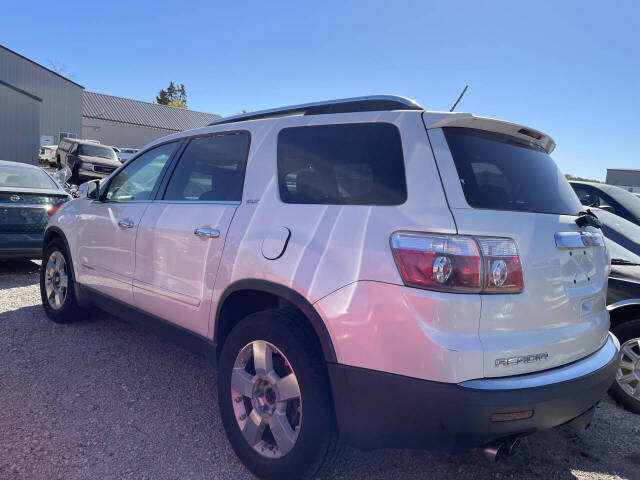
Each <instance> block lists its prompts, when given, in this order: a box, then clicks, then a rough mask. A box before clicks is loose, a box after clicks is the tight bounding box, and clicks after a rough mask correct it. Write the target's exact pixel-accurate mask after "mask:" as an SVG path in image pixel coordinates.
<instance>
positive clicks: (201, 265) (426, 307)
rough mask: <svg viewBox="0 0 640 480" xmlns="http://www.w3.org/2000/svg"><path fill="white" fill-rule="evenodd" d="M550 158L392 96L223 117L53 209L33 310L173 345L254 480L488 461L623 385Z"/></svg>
mask: <svg viewBox="0 0 640 480" xmlns="http://www.w3.org/2000/svg"><path fill="white" fill-rule="evenodd" d="M554 147H555V143H554V142H553V140H552V139H551V138H550V137H549V136H547V135H546V134H544V133H542V132H539V131H537V130H533V129H531V128H528V127H523V126H520V125H516V124H512V123H508V122H503V121H499V120H493V119H488V118H483V117H474V116H472V115H469V114H461V113H437V112H427V111H424V109H423V108H422V107H421V106H419V105H418V104H417V103H415V102H413V101H411V100H407V99H405V98H402V97H393V96H374V97H360V98H355V99H344V100H337V101H331V102H321V103H315V104H307V105H298V106H293V107H286V108H281V109H274V110H270V111H263V112H255V113H250V114H243V115H238V116H235V117H229V118H224V119H219V120H216V121H214V122H212V123H211V124H210V126H209V127H206V128H201V129H198V130H193V131H185V132H181V133H176V134H173V135H170V136H167V137H164V138H161V139H158V140H156V141H154V142H152V143H151V144H149V145H147V146H146V147H145V148H144V150H143V151H141V152H139V153H138V155H137V156H136V157H135V158H134V159H133V160H131V161H130V162H127V163H125V164H123V165H122V166H121V167H120V168H119V169H118V170H117V171H115V172H114V173H113V174H112V175H111V176H110V177H108V178H106V179H103V180H102V181H101V183H100V182H99V181H91V182H89V183H88V184H86V187H85V191H86V198H79V199H75V200H72V201H71V202H69V203H68V204H66V205H65V206H64V207H62V208H61V209H60V210H59V211H58V213H57V214H56V215H55V216H54V217H53V218H52V219H51V221H50V224H49V226H48V228H47V231H46V233H45V247H44V252H45V253H44V260H43V263H42V270H41V277H40V288H41V294H42V302H43V306H44V309H45V311H46V313H47V315H48V316H49V318H50V319H51V320H53V321H55V322H59V323H66V322H72V321H75V320H78V319H80V318H82V316H83V315H85V314H86V312H87V310H86V309H87V308H88V307H90V306H92V305H95V306H99V307H100V308H103V309H105V310H107V311H110V312H113V313H116V314H118V315H121V316H122V315H125V316H127V317H128V318H131V319H137V320H138V321H140V322H145V323H148V324H149V325H154V326H155V327H156V328H158V329H162V330H165V329H167V328H168V326H173V327H175V328H174V329H173V330H175V331H174V332H173V333H172V334H171V335H172V336H173V338H174V339H176V340H178V339H180V340H182V342H181V343H183V344H185V345H190V346H191V347H192V348H198V349H200V350H201V351H202V352H204V353H205V354H206V355H208V356H209V358H211V359H212V360H213V361H214V362H215V363H216V364H217V365H218V403H219V408H220V412H221V417H222V420H223V424H224V427H225V430H226V432H227V435H228V437H229V440H230V442H231V445H232V447H233V448H234V450H235V452H236V454H237V455H238V457H239V458H240V459H241V460H242V461H243V462H244V463H245V464H246V465H247V467H248V468H249V469H250V470H251V471H252V472H253V473H254V474H256V475H257V476H259V477H263V478H299V477H302V476H308V477H311V476H313V475H314V474H315V473H316V472H317V471H318V470H319V469H321V468H322V467H323V466H326V465H327V462H329V461H330V460H331V459H332V458H333V457H334V456H335V454H336V452H337V451H339V450H338V449H337V448H336V447H337V445H338V443H339V441H344V442H347V443H350V444H353V445H356V446H360V447H365V448H377V447H425V448H437V449H447V450H454V449H457V450H459V449H464V448H471V447H476V446H484V448H485V453H486V454H487V455H488V456H490V457H491V458H495V457H496V456H499V455H501V454H502V453H506V452H511V451H512V450H513V448H514V446H515V445H516V443H517V441H518V439H519V438H520V437H521V436H523V435H527V434H530V433H532V432H535V431H537V430H541V429H547V428H552V427H555V426H557V425H561V424H569V425H572V426H574V427H576V428H578V429H580V428H584V427H585V426H586V425H588V423H589V422H590V419H591V418H592V416H593V414H594V411H595V408H594V407H595V405H596V404H597V403H598V402H599V401H600V399H601V397H602V396H603V395H604V393H605V392H606V391H607V390H608V389H609V387H610V386H611V384H612V382H613V381H614V377H615V374H616V371H617V369H618V362H617V358H618V352H619V344H618V341H617V340H616V338H615V336H613V335H611V334H610V333H609V314H608V312H607V309H606V306H605V296H606V285H607V281H606V280H607V274H608V269H609V257H608V254H607V251H606V249H605V247H604V240H603V237H602V235H601V233H600V232H599V230H598V229H597V228H595V227H594V225H595V224H596V220H595V219H594V218H593V217H591V216H589V215H582V214H579V212H580V211H581V206H580V204H579V202H578V199H577V198H576V195H575V194H574V193H573V191H572V190H571V187H570V186H569V184H568V183H567V181H566V180H565V178H564V176H563V175H562V174H561V172H560V171H559V170H558V168H557V166H556V165H555V163H554V162H553V160H552V159H551V157H550V156H549V154H550V152H551V151H552V150H553V149H554Z"/></svg>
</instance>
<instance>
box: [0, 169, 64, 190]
mask: <svg viewBox="0 0 640 480" xmlns="http://www.w3.org/2000/svg"><path fill="white" fill-rule="evenodd" d="M0 187H21V188H58V187H57V186H56V184H55V183H54V181H53V180H51V178H49V176H48V175H47V174H46V173H44V172H43V171H41V170H37V169H35V168H28V167H21V166H19V165H0Z"/></svg>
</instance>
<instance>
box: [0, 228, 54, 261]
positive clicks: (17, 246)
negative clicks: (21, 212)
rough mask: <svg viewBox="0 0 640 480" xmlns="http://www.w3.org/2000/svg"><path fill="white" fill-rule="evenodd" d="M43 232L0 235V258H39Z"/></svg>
mask: <svg viewBox="0 0 640 480" xmlns="http://www.w3.org/2000/svg"><path fill="white" fill-rule="evenodd" d="M43 240H44V232H40V233H0V258H4V259H6V258H41V257H42V242H43Z"/></svg>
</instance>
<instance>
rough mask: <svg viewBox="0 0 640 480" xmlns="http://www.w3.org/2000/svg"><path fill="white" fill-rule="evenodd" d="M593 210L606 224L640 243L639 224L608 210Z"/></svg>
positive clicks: (634, 241)
mask: <svg viewBox="0 0 640 480" xmlns="http://www.w3.org/2000/svg"><path fill="white" fill-rule="evenodd" d="M592 211H593V213H595V214H596V216H597V217H598V218H599V219H600V221H601V222H602V223H603V224H604V225H605V226H607V227H609V228H610V229H612V230H615V231H616V232H618V233H619V234H621V235H623V236H624V237H626V238H628V239H629V240H630V241H632V242H633V243H637V244H640V227H639V226H638V225H636V224H635V223H631V222H629V221H628V220H625V219H624V218H622V217H619V216H618V215H615V214H613V213H611V212H607V211H606V210H600V209H597V210H596V209H594V210H592Z"/></svg>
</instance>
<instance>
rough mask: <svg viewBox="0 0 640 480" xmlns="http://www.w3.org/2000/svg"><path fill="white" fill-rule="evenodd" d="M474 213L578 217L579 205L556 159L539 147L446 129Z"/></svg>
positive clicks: (487, 134) (489, 134)
mask: <svg viewBox="0 0 640 480" xmlns="http://www.w3.org/2000/svg"><path fill="white" fill-rule="evenodd" d="M443 130H444V134H445V137H446V139H447V143H448V144H449V149H450V151H451V155H452V156H453V161H454V163H455V166H456V169H457V171H458V176H459V177H460V184H461V185H462V190H463V192H464V196H465V198H466V200H467V203H468V204H469V205H470V206H471V207H474V208H484V209H490V210H512V211H521V212H536V213H552V214H565V215H576V214H577V213H578V212H579V211H580V210H581V208H580V202H579V201H578V198H577V197H576V194H575V193H574V191H573V189H572V188H571V186H570V185H569V183H568V182H567V180H566V179H565V177H564V175H562V172H560V169H558V167H557V165H556V164H555V162H554V161H553V159H552V158H551V157H550V156H549V155H548V154H547V153H546V152H545V151H544V150H542V149H541V148H539V147H537V146H536V145H534V144H529V143H525V142H523V141H521V140H519V139H516V138H514V137H511V136H508V135H503V134H499V133H493V132H487V131H483V130H475V129H470V128H458V127H449V128H444V129H443Z"/></svg>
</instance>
